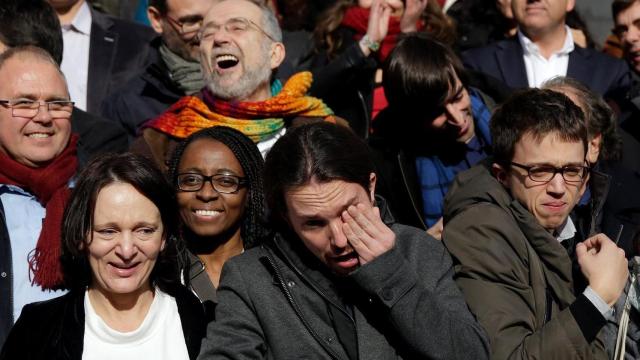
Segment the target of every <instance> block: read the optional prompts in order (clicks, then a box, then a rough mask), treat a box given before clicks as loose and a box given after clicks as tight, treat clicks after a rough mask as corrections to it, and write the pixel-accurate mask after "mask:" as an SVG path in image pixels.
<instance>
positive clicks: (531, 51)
mask: <svg viewBox="0 0 640 360" xmlns="http://www.w3.org/2000/svg"><path fill="white" fill-rule="evenodd" d="M565 31H566V34H567V35H566V36H565V38H564V45H562V48H561V49H560V50H558V51H556V52H554V53H553V54H551V56H550V57H549V58H548V59H547V58H545V57H544V56H542V54H541V53H540V48H539V47H538V45H536V44H534V43H533V42H532V41H531V40H530V39H529V38H527V37H526V36H525V35H524V34H523V33H522V32H521V31H520V30H518V40H519V41H520V45H522V51H523V55H524V67H525V69H526V70H527V81H528V82H529V87H536V88H539V87H540V86H541V85H542V83H543V82H545V81H547V80H549V79H551V78H553V77H556V76H567V69H568V68H569V53H571V52H572V51H573V49H574V48H575V45H574V43H573V35H572V34H571V29H569V27H568V26H565Z"/></svg>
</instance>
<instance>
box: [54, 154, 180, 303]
mask: <svg viewBox="0 0 640 360" xmlns="http://www.w3.org/2000/svg"><path fill="white" fill-rule="evenodd" d="M113 183H126V184H129V185H131V186H133V187H134V188H135V189H136V190H138V191H139V192H140V193H141V194H142V195H144V196H145V197H146V198H148V199H149V200H150V201H151V202H152V203H153V204H154V205H155V206H156V207H157V208H158V210H159V212H160V217H161V219H162V224H163V227H164V234H163V235H164V238H165V245H164V249H163V250H162V251H160V254H159V255H158V259H157V261H156V264H155V266H154V268H153V270H152V271H151V275H150V278H149V279H150V281H151V284H152V285H155V286H158V287H159V288H160V289H161V290H162V291H164V292H170V291H171V289H175V286H177V285H179V284H180V276H179V269H180V268H181V267H182V266H184V264H185V263H186V261H185V257H184V246H183V245H182V244H181V243H180V242H179V241H180V240H179V239H178V238H177V237H176V236H175V235H174V234H175V233H176V221H177V216H178V215H177V212H176V208H175V196H174V192H173V189H172V188H171V186H170V185H169V183H168V182H167V181H166V178H165V176H164V175H163V174H162V172H161V171H160V170H159V169H158V168H157V167H156V166H155V165H154V164H153V162H152V161H151V160H149V159H147V158H145V157H143V156H140V155H135V154H131V153H123V154H105V155H102V156H100V157H97V158H95V159H94V160H93V161H91V162H90V163H89V164H88V165H87V166H86V167H85V168H84V170H82V172H80V174H79V175H78V178H77V181H76V183H75V187H74V189H73V191H72V193H71V197H70V199H69V202H68V204H67V206H66V208H65V211H64V217H63V223H62V255H61V262H62V269H63V275H64V283H65V287H66V288H68V289H72V290H82V289H84V288H85V287H87V286H89V285H90V283H91V279H92V276H91V267H90V266H89V260H88V258H87V256H88V255H87V250H86V249H87V246H86V244H88V243H90V242H91V234H92V225H93V216H94V211H95V207H96V200H97V197H98V193H99V192H100V190H102V189H103V188H104V187H106V186H107V185H110V184H113Z"/></svg>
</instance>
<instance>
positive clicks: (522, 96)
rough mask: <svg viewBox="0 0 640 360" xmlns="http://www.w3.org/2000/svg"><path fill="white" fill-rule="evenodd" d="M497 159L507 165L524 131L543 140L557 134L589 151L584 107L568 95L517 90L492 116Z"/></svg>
mask: <svg viewBox="0 0 640 360" xmlns="http://www.w3.org/2000/svg"><path fill="white" fill-rule="evenodd" d="M490 128H491V138H492V141H493V144H492V146H493V155H494V162H496V163H498V164H500V165H503V166H508V165H509V163H510V162H511V161H512V160H513V155H514V151H515V150H514V149H515V145H516V144H517V143H518V141H520V140H521V139H522V137H523V136H524V135H525V134H530V135H532V136H533V137H534V138H535V139H538V140H541V139H542V138H543V137H544V136H546V135H548V134H555V135H557V136H558V137H559V138H560V139H562V140H564V141H576V142H581V143H582V144H583V147H584V153H585V155H586V153H587V139H588V136H587V127H586V125H585V121H584V115H583V113H582V110H580V108H579V107H578V106H577V105H576V104H574V103H573V101H571V99H569V98H568V97H567V96H565V95H563V94H561V93H559V92H557V91H553V90H548V89H527V90H523V91H520V92H517V93H515V94H514V95H513V96H512V97H511V98H509V99H508V100H507V101H506V102H505V103H503V104H502V105H501V106H499V107H498V108H497V109H496V111H495V113H494V114H493V117H492V118H491V125H490Z"/></svg>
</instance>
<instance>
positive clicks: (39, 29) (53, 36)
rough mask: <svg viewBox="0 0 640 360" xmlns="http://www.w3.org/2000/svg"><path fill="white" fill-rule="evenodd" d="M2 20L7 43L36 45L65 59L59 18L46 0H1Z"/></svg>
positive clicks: (0, 30)
mask: <svg viewBox="0 0 640 360" xmlns="http://www.w3.org/2000/svg"><path fill="white" fill-rule="evenodd" d="M0 24H2V26H0V41H2V43H4V44H5V45H7V46H8V47H17V46H26V45H33V46H37V47H39V48H42V49H44V50H46V51H47V52H48V53H49V54H51V56H52V57H53V58H54V59H55V61H56V62H57V63H58V65H59V64H61V63H62V49H63V42H62V30H61V28H60V20H58V16H57V15H56V12H55V10H53V8H52V7H51V5H49V4H48V3H47V2H46V1H45V0H2V6H0Z"/></svg>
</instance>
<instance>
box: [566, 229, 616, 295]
mask: <svg viewBox="0 0 640 360" xmlns="http://www.w3.org/2000/svg"><path fill="white" fill-rule="evenodd" d="M576 254H577V256H578V263H579V264H580V270H581V271H582V273H583V274H584V276H585V277H586V278H587V280H588V281H589V286H591V288H592V289H593V290H594V291H595V292H596V293H597V294H598V295H600V297H601V298H602V300H604V301H606V302H607V304H609V306H612V305H613V304H615V302H616V300H618V297H619V296H620V294H621V293H622V290H624V286H625V284H626V283H627V279H628V277H629V269H628V266H627V259H626V258H625V256H624V250H622V249H620V248H618V247H617V246H616V244H615V243H614V242H613V241H611V239H609V238H608V237H607V236H606V235H605V234H597V235H595V236H592V237H590V238H589V239H587V240H585V241H583V242H581V243H580V244H578V245H577V246H576Z"/></svg>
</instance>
